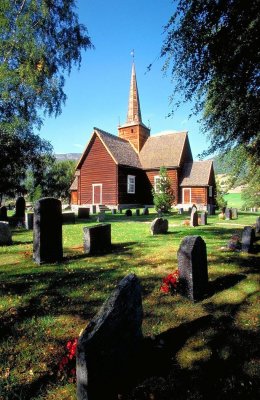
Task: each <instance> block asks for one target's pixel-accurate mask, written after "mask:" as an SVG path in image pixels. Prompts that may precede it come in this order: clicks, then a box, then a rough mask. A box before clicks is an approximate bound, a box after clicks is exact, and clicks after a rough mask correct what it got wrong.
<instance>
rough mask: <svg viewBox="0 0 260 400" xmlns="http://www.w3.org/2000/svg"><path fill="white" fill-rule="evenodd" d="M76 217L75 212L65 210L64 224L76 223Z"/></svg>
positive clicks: (63, 215) (63, 214)
mask: <svg viewBox="0 0 260 400" xmlns="http://www.w3.org/2000/svg"><path fill="white" fill-rule="evenodd" d="M75 222H76V217H75V213H74V212H72V211H71V212H64V213H62V223H63V224H75Z"/></svg>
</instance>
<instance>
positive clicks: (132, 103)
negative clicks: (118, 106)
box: [126, 63, 142, 124]
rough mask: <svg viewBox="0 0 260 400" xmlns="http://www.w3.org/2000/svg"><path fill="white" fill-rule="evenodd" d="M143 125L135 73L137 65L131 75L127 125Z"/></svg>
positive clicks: (133, 67)
mask: <svg viewBox="0 0 260 400" xmlns="http://www.w3.org/2000/svg"><path fill="white" fill-rule="evenodd" d="M132 122H135V123H141V122H142V116H141V108H140V101H139V94H138V88H137V80H136V73H135V65H134V63H133V65H132V73H131V82H130V91H129V100H128V111H127V119H126V123H127V124H128V123H132Z"/></svg>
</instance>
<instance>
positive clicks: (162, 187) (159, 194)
mask: <svg viewBox="0 0 260 400" xmlns="http://www.w3.org/2000/svg"><path fill="white" fill-rule="evenodd" d="M152 195H153V203H154V206H155V209H156V210H157V211H158V210H161V211H163V212H168V211H169V210H170V209H171V206H172V204H173V202H174V199H175V196H174V193H173V189H172V184H171V180H170V178H169V176H168V173H167V169H166V168H165V167H161V168H160V175H159V179H158V181H157V182H156V187H154V188H153V189H152Z"/></svg>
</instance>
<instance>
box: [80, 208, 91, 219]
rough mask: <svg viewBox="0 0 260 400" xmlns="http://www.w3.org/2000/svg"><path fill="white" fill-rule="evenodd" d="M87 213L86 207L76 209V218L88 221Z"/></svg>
mask: <svg viewBox="0 0 260 400" xmlns="http://www.w3.org/2000/svg"><path fill="white" fill-rule="evenodd" d="M89 211H90V209H89V208H88V207H79V208H78V218H79V219H81V218H82V219H88V218H89Z"/></svg>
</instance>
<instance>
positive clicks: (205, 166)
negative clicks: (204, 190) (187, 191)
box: [180, 160, 213, 186]
mask: <svg viewBox="0 0 260 400" xmlns="http://www.w3.org/2000/svg"><path fill="white" fill-rule="evenodd" d="M212 164H213V162H212V161H210V160H205V161H193V162H192V163H185V164H184V166H183V169H182V176H181V179H180V186H207V185H209V178H210V172H211V169H212Z"/></svg>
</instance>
